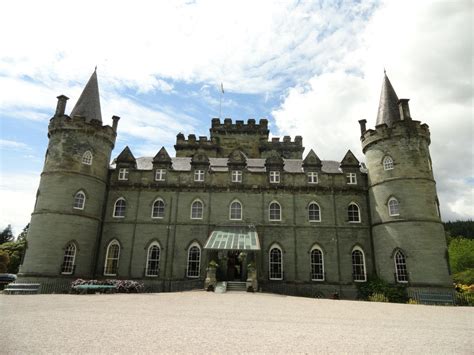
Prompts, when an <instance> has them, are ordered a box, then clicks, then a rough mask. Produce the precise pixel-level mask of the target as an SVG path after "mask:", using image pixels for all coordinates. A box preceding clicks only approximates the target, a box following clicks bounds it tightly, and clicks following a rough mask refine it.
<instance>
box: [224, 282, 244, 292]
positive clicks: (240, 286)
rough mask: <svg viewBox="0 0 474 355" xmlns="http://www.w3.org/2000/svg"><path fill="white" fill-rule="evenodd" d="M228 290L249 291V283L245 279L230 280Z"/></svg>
mask: <svg viewBox="0 0 474 355" xmlns="http://www.w3.org/2000/svg"><path fill="white" fill-rule="evenodd" d="M227 291H247V285H246V283H245V282H243V281H228V282H227Z"/></svg>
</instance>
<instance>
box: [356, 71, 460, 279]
mask: <svg viewBox="0 0 474 355" xmlns="http://www.w3.org/2000/svg"><path fill="white" fill-rule="evenodd" d="M365 123H366V121H365V120H362V121H360V125H361V142H362V149H363V152H364V154H365V156H366V164H367V168H368V178H369V191H368V193H369V201H370V209H371V224H372V238H373V245H374V255H375V264H376V271H377V274H378V276H379V277H381V278H382V279H385V280H386V281H388V282H391V283H394V282H395V283H402V284H407V285H409V286H412V287H445V286H446V287H447V286H451V287H452V279H451V276H450V273H449V266H448V259H447V246H446V240H445V233H444V228H443V225H442V223H441V218H440V214H439V205H438V198H437V194H436V182H435V181H434V178H433V171H432V167H431V158H430V152H429V144H430V132H429V128H428V125H426V124H421V123H420V122H419V121H414V120H412V118H411V116H410V110H409V107H408V99H400V100H399V99H398V97H397V95H396V93H395V90H394V89H393V87H392V85H391V83H390V81H389V79H388V77H387V76H386V75H385V77H384V82H383V85H382V93H381V96H380V104H379V111H378V117H377V123H376V127H375V130H372V129H369V130H366V128H365Z"/></svg>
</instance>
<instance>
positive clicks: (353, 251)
mask: <svg viewBox="0 0 474 355" xmlns="http://www.w3.org/2000/svg"><path fill="white" fill-rule="evenodd" d="M356 252H357V253H360V255H361V256H362V264H360V263H359V264H355V263H354V253H356ZM351 266H352V280H353V281H354V282H366V281H367V266H366V263H365V253H364V250H363V249H362V248H361V247H359V246H355V247H354V248H352V251H351ZM361 266H362V271H363V275H360V274H359V273H358V272H357V273H356V271H357V269H356V267H359V268H360V267H361ZM356 276H357V277H356ZM361 276H363V278H361Z"/></svg>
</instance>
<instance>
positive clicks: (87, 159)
mask: <svg viewBox="0 0 474 355" xmlns="http://www.w3.org/2000/svg"><path fill="white" fill-rule="evenodd" d="M82 164H85V165H92V153H91V152H90V151H89V150H87V151H86V152H84V154H83V155H82Z"/></svg>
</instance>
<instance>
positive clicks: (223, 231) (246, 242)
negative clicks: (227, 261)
mask: <svg viewBox="0 0 474 355" xmlns="http://www.w3.org/2000/svg"><path fill="white" fill-rule="evenodd" d="M204 249H209V250H260V242H259V240H258V234H257V231H256V230H255V229H254V228H250V227H220V228H216V229H215V230H214V231H212V233H211V235H210V236H209V239H208V240H207V242H206V245H205V246H204Z"/></svg>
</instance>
